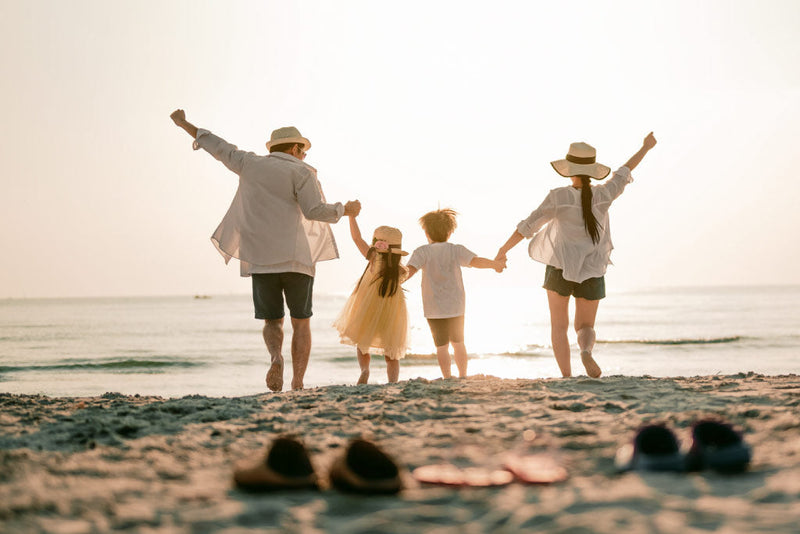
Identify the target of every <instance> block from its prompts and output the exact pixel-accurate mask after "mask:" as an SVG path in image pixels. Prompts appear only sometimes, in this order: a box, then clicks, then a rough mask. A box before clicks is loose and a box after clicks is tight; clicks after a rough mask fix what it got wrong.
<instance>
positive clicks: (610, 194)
mask: <svg viewBox="0 0 800 534" xmlns="http://www.w3.org/2000/svg"><path fill="white" fill-rule="evenodd" d="M632 181H633V177H632V176H631V171H630V169H628V168H627V167H620V168H619V169H618V170H617V171H616V172H615V173H614V176H612V177H611V178H610V179H609V180H608V181H606V182H605V183H603V184H601V185H596V186H592V212H593V213H594V216H595V218H596V219H597V222H598V224H599V225H600V228H599V230H600V239H599V240H598V242H597V243H593V242H592V238H591V237H590V236H589V234H588V232H587V231H586V226H585V225H584V221H583V210H582V208H581V190H580V189H576V188H575V187H572V186H568V187H559V188H558V189H553V190H552V191H550V193H549V194H548V195H547V197H546V198H545V199H544V202H542V204H541V206H539V207H538V208H536V209H535V210H533V212H531V214H530V215H529V216H528V218H527V219H525V220H524V221H521V222H520V223H519V224H518V225H517V231H518V232H519V233H520V234H522V235H523V236H525V237H528V238H530V237H533V240H532V241H531V242H530V245H529V246H528V253H529V254H530V256H531V258H533V259H534V260H536V261H538V262H541V263H544V264H546V265H552V266H553V267H557V268H559V269H563V271H564V275H563V276H564V279H565V280H570V281H572V282H578V283H580V282H583V281H585V280H588V279H589V278H597V277H600V276H603V275H604V274H605V273H606V269H607V268H608V265H609V264H610V263H611V250H612V249H613V248H614V245H613V244H612V243H611V229H610V228H609V221H608V208H609V207H610V206H611V203H612V202H613V201H614V199H616V198H617V197H618V196H620V195H621V194H622V191H623V190H624V189H625V186H626V185H628V184H629V183H631V182H632ZM545 225H547V226H546V228H544V229H542V227H543V226H545Z"/></svg>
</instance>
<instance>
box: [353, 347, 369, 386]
mask: <svg viewBox="0 0 800 534" xmlns="http://www.w3.org/2000/svg"><path fill="white" fill-rule="evenodd" d="M356 353H357V354H358V366H359V367H360V368H361V376H359V377H358V384H366V383H367V382H368V381H369V360H370V357H369V352H366V353H364V352H361V349H359V348H357V347H356Z"/></svg>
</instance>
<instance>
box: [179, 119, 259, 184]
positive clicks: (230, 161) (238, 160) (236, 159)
mask: <svg viewBox="0 0 800 534" xmlns="http://www.w3.org/2000/svg"><path fill="white" fill-rule="evenodd" d="M192 148H193V149H195V150H198V149H201V148H202V149H203V150H205V151H206V152H208V153H209V154H211V155H212V156H214V159H216V160H217V161H220V162H222V164H223V165H225V166H226V167H227V168H228V169H230V170H231V171H233V172H235V173H236V174H241V172H242V168H243V167H244V160H245V158H246V157H247V154H249V152H245V151H244V150H239V148H238V147H237V146H236V145H232V144H231V143H228V142H227V141H225V140H224V139H222V138H221V137H217V136H216V135H214V134H212V133H211V132H209V131H208V130H203V129H202V128H198V130H197V137H196V138H195V140H194V142H193V143H192Z"/></svg>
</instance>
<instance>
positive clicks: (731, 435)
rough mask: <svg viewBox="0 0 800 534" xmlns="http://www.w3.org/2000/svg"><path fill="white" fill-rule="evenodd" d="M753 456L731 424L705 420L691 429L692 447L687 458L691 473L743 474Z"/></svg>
mask: <svg viewBox="0 0 800 534" xmlns="http://www.w3.org/2000/svg"><path fill="white" fill-rule="evenodd" d="M751 456H752V452H751V449H750V447H749V446H748V445H747V444H746V443H744V441H743V440H742V436H741V434H740V433H739V432H737V431H736V430H734V429H733V427H732V426H731V425H729V424H728V423H724V422H722V421H714V420H711V419H705V420H701V421H698V422H696V423H695V424H694V425H693V426H692V446H691V448H690V449H689V452H688V453H687V455H686V463H687V468H688V469H689V470H690V471H700V470H701V469H713V470H714V471H718V472H721V473H740V472H742V471H744V470H745V469H747V466H748V464H749V463H750V458H751Z"/></svg>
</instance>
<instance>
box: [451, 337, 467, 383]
mask: <svg viewBox="0 0 800 534" xmlns="http://www.w3.org/2000/svg"><path fill="white" fill-rule="evenodd" d="M452 344H453V359H454V360H455V361H456V367H458V377H459V378H467V347H466V345H464V343H463V342H462V343H457V342H455V341H453V343H452Z"/></svg>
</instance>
